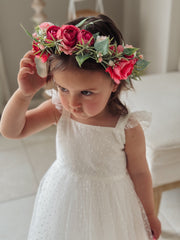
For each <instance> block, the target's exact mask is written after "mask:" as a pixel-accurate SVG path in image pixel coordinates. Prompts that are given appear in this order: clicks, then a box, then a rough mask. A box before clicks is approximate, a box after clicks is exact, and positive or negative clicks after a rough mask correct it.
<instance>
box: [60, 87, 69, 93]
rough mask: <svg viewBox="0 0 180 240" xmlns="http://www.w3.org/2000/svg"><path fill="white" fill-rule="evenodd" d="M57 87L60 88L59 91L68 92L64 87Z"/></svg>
mask: <svg viewBox="0 0 180 240" xmlns="http://www.w3.org/2000/svg"><path fill="white" fill-rule="evenodd" d="M58 87H59V88H60V90H61V92H65V93H67V92H68V90H67V89H66V88H63V87H60V86H58Z"/></svg>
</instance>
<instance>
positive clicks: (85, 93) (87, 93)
mask: <svg viewBox="0 0 180 240" xmlns="http://www.w3.org/2000/svg"><path fill="white" fill-rule="evenodd" d="M81 94H82V95H85V96H90V95H92V94H93V93H92V92H90V91H82V92H81Z"/></svg>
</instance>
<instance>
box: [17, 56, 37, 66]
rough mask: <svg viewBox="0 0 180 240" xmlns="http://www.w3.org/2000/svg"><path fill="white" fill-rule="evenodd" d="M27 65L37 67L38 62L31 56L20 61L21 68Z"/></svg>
mask: <svg viewBox="0 0 180 240" xmlns="http://www.w3.org/2000/svg"><path fill="white" fill-rule="evenodd" d="M27 66H32V67H35V66H36V63H35V62H34V61H33V59H31V58H22V59H21V61H20V68H22V67H27Z"/></svg>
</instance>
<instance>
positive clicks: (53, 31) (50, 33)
mask: <svg viewBox="0 0 180 240" xmlns="http://www.w3.org/2000/svg"><path fill="white" fill-rule="evenodd" d="M59 29H60V27H58V26H55V25H52V26H50V27H49V28H48V29H47V32H46V35H47V39H50V40H54V39H55V40H57V31H58V30H59Z"/></svg>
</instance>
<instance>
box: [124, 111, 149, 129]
mask: <svg viewBox="0 0 180 240" xmlns="http://www.w3.org/2000/svg"><path fill="white" fill-rule="evenodd" d="M151 119H152V115H151V113H150V112H146V111H137V112H132V113H130V114H129V116H128V119H127V122H126V125H125V129H128V128H134V127H136V126H137V125H138V124H139V123H140V124H141V127H142V128H143V130H146V129H147V128H148V127H149V126H150V123H151Z"/></svg>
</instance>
